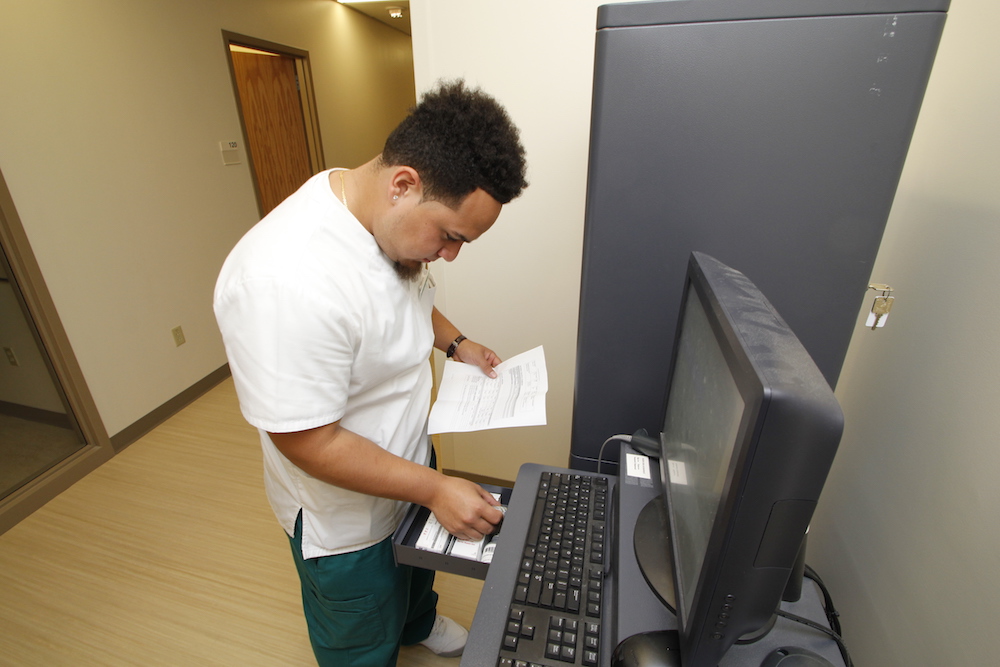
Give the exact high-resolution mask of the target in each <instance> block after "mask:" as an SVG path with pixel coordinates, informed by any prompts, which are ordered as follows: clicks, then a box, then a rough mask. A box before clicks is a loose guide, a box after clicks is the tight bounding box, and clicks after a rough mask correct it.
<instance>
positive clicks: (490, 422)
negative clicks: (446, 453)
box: [427, 346, 549, 435]
mask: <svg viewBox="0 0 1000 667" xmlns="http://www.w3.org/2000/svg"><path fill="white" fill-rule="evenodd" d="M493 370H494V371H496V374H497V376H496V377H495V378H491V377H488V376H486V375H485V374H484V373H483V371H482V370H481V369H480V368H479V367H478V366H472V365H471V364H463V363H460V362H457V361H446V362H445V364H444V374H443V375H442V377H441V387H440V388H439V389H438V398H437V401H436V402H435V403H434V407H432V408H431V416H430V420H429V421H428V425H427V428H428V431H429V432H430V433H431V434H432V435H433V434H435V433H460V432H465V431H481V430H484V429H488V428H505V427H509V426H541V425H543V424H545V392H547V391H548V390H549V376H548V371H546V370H545V353H544V352H543V351H542V347H541V346H538V347H536V348H535V349H533V350H528V351H527V352H524V353H522V354H519V355H517V356H516V357H514V358H512V359H508V360H507V361H505V362H503V363H502V364H500V365H499V366H497V367H496V368H494V369H493Z"/></svg>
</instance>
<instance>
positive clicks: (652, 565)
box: [611, 495, 776, 667]
mask: <svg viewBox="0 0 1000 667" xmlns="http://www.w3.org/2000/svg"><path fill="white" fill-rule="evenodd" d="M632 545H633V547H634V549H635V558H636V561H637V562H638V563H639V570H640V571H641V572H642V576H643V578H645V580H646V583H647V584H648V585H649V587H650V588H651V589H652V590H653V592H654V593H656V597H657V598H659V599H660V602H662V603H663V604H664V605H665V606H666V607H667V609H669V610H670V611H671V613H673V614H676V613H677V593H676V590H675V589H674V572H673V549H672V548H671V545H670V527H669V523H668V518H667V508H666V505H665V504H664V502H663V496H662V495H658V496H656V497H655V498H653V499H652V500H650V501H649V502H647V503H646V505H645V506H644V507H643V508H642V510H640V512H639V516H638V517H637V518H636V522H635V530H634V531H633V533H632ZM775 620H776V616H773V615H772V617H771V620H770V621H769V622H768V623H766V624H765V625H764V627H762V628H760V629H759V630H758V631H757V632H752V633H749V634H747V635H744V636H743V637H741V638H740V639H739V640H737V642H736V643H737V644H752V643H753V642H756V641H758V640H759V639H761V638H762V637H764V636H765V635H766V634H767V633H768V632H770V630H771V628H772V627H773V626H774V621H775ZM611 666H612V667H681V657H680V634H679V633H678V632H677V631H676V630H661V631H655V632H643V633H639V634H637V635H633V636H631V637H627V638H626V639H625V640H624V641H622V642H621V643H620V644H619V645H618V646H617V648H615V651H614V653H613V654H612V656H611Z"/></svg>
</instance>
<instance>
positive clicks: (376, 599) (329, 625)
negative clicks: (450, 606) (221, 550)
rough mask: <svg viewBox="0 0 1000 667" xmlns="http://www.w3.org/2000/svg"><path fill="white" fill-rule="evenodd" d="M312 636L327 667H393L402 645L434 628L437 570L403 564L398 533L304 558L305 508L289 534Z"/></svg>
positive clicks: (314, 649)
mask: <svg viewBox="0 0 1000 667" xmlns="http://www.w3.org/2000/svg"><path fill="white" fill-rule="evenodd" d="M289 541H290V542H291V546H292V554H293V556H294V557H295V567H296V569H297V570H298V573H299V579H300V580H301V582H302V606H303V609H304V611H305V617H306V623H307V625H308V627H309V640H310V641H311V642H312V647H313V653H315V655H316V660H317V661H318V663H319V665H320V667H389V666H391V665H395V664H396V657H397V655H398V654H399V647H400V645H403V646H409V645H411V644H417V643H419V642H421V641H423V640H424V639H426V638H427V636H428V635H429V634H430V631H431V628H432V627H433V626H434V619H435V617H436V615H437V593H435V592H434V590H433V586H434V572H433V571H432V570H423V569H420V568H415V567H410V566H408V565H400V566H398V567H397V566H396V564H395V561H394V560H393V557H392V538H391V537H389V538H386V539H385V540H382V541H381V542H379V543H378V544H376V545H375V546H372V547H368V548H367V549H362V550H361V551H355V552H352V553H347V554H340V555H337V556H324V557H322V558H310V559H308V560H303V559H302V514H301V512H300V513H299V518H298V520H297V521H296V522H295V535H294V536H292V537H291V538H289Z"/></svg>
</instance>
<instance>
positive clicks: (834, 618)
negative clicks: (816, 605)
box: [805, 563, 843, 635]
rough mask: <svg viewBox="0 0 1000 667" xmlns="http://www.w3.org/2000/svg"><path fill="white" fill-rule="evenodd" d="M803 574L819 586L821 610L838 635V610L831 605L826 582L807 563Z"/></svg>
mask: <svg viewBox="0 0 1000 667" xmlns="http://www.w3.org/2000/svg"><path fill="white" fill-rule="evenodd" d="M805 576H806V577H807V578H809V579H812V580H813V581H814V582H816V585H817V586H819V590H820V592H821V593H822V594H823V610H824V611H825V612H826V620H827V621H829V623H830V627H831V628H832V629H833V631H834V632H836V633H837V634H838V635H839V634H842V633H843V630H841V628H840V612H838V611H837V610H836V608H835V607H834V606H833V598H832V597H831V596H830V591H829V590H828V589H827V587H826V584H824V583H823V580H822V579H820V576H819V574H818V573H817V572H816V570H814V569H812V568H811V567H810V566H809V564H808V563H807V564H806V565H805Z"/></svg>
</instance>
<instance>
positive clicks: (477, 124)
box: [381, 80, 528, 207]
mask: <svg viewBox="0 0 1000 667" xmlns="http://www.w3.org/2000/svg"><path fill="white" fill-rule="evenodd" d="M519 134H520V133H519V132H518V129H517V127H516V126H515V125H514V123H513V122H512V121H511V119H510V117H509V116H508V115H507V112H506V111H505V110H504V108H503V107H502V106H500V104H499V103H498V102H497V101H496V100H495V99H493V98H492V97H490V96H489V95H487V94H486V93H484V92H483V91H482V90H479V89H478V88H476V89H469V88H466V86H465V82H464V81H462V80H457V81H452V82H443V83H440V84H439V87H438V88H437V89H436V90H432V91H429V92H427V93H425V94H424V95H423V97H422V98H421V100H420V104H418V105H417V106H416V107H414V108H413V109H412V110H411V111H410V115H409V116H407V117H406V118H405V119H404V120H403V122H402V123H400V124H399V125H398V126H397V127H396V129H395V130H393V131H392V134H390V135H389V138H388V139H387V140H386V142H385V147H384V148H383V150H382V156H381V163H382V165H384V166H397V165H404V166H407V167H412V168H413V169H416V171H417V173H419V174H420V179H421V181H422V183H423V187H424V197H426V198H427V199H437V200H441V201H443V202H445V203H446V204H448V205H450V206H452V207H457V206H458V205H459V203H460V202H461V201H462V200H463V199H464V198H465V197H466V196H467V195H469V194H470V193H472V192H473V191H474V190H476V189H477V188H482V189H483V190H485V191H486V192H487V193H488V194H489V195H490V196H491V197H493V198H494V199H496V200H497V201H498V202H500V203H501V204H506V203H507V202H509V201H510V200H512V199H514V198H515V197H517V196H518V195H519V194H521V190H523V189H524V188H525V187H527V185H528V183H527V181H525V168H526V165H525V159H524V147H523V146H522V145H521V141H520V137H519Z"/></svg>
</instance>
